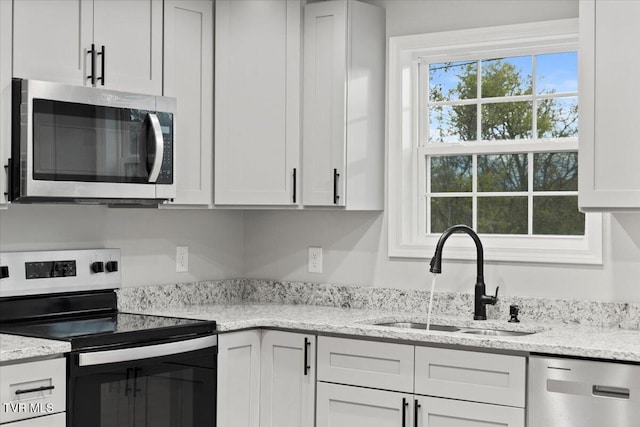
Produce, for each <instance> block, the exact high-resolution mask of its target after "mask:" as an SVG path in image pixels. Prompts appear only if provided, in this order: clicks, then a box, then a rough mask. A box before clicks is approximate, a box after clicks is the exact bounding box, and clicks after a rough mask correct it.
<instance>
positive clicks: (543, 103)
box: [538, 97, 578, 138]
mask: <svg viewBox="0 0 640 427" xmlns="http://www.w3.org/2000/svg"><path fill="white" fill-rule="evenodd" d="M572 136H578V98H577V97H568V98H555V99H541V100H539V101H538V137H539V138H567V137H572Z"/></svg>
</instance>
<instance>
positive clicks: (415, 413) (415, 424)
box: [413, 399, 420, 427]
mask: <svg viewBox="0 0 640 427" xmlns="http://www.w3.org/2000/svg"><path fill="white" fill-rule="evenodd" d="M413 405H414V406H413V427H418V410H419V409H420V404H419V403H418V399H415V400H414V401H413Z"/></svg>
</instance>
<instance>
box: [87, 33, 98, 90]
mask: <svg viewBox="0 0 640 427" xmlns="http://www.w3.org/2000/svg"><path fill="white" fill-rule="evenodd" d="M87 53H88V54H91V75H90V76H87V79H90V80H91V86H95V84H96V54H97V52H96V45H95V44H93V43H91V50H89V51H88V52H87Z"/></svg>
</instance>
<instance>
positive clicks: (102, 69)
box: [97, 45, 106, 86]
mask: <svg viewBox="0 0 640 427" xmlns="http://www.w3.org/2000/svg"><path fill="white" fill-rule="evenodd" d="M97 54H98V55H100V56H102V61H101V63H100V71H101V76H102V77H98V79H97V80H100V84H101V85H102V86H104V62H105V60H106V56H105V53H104V45H102V48H101V49H100V52H98V53H97Z"/></svg>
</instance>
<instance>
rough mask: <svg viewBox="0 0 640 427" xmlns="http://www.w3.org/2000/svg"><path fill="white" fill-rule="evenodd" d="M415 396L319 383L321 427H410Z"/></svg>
mask: <svg viewBox="0 0 640 427" xmlns="http://www.w3.org/2000/svg"><path fill="white" fill-rule="evenodd" d="M410 402H412V395H410V394H402V393H395V392H391V391H383V390H373V389H368V388H360V387H352V386H345V385H338V384H328V383H322V382H319V383H318V399H317V402H316V405H317V411H318V413H317V417H316V426H317V427H354V426H367V427H406V426H409V425H412V424H411V415H412V414H411V410H410V406H411V405H410Z"/></svg>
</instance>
